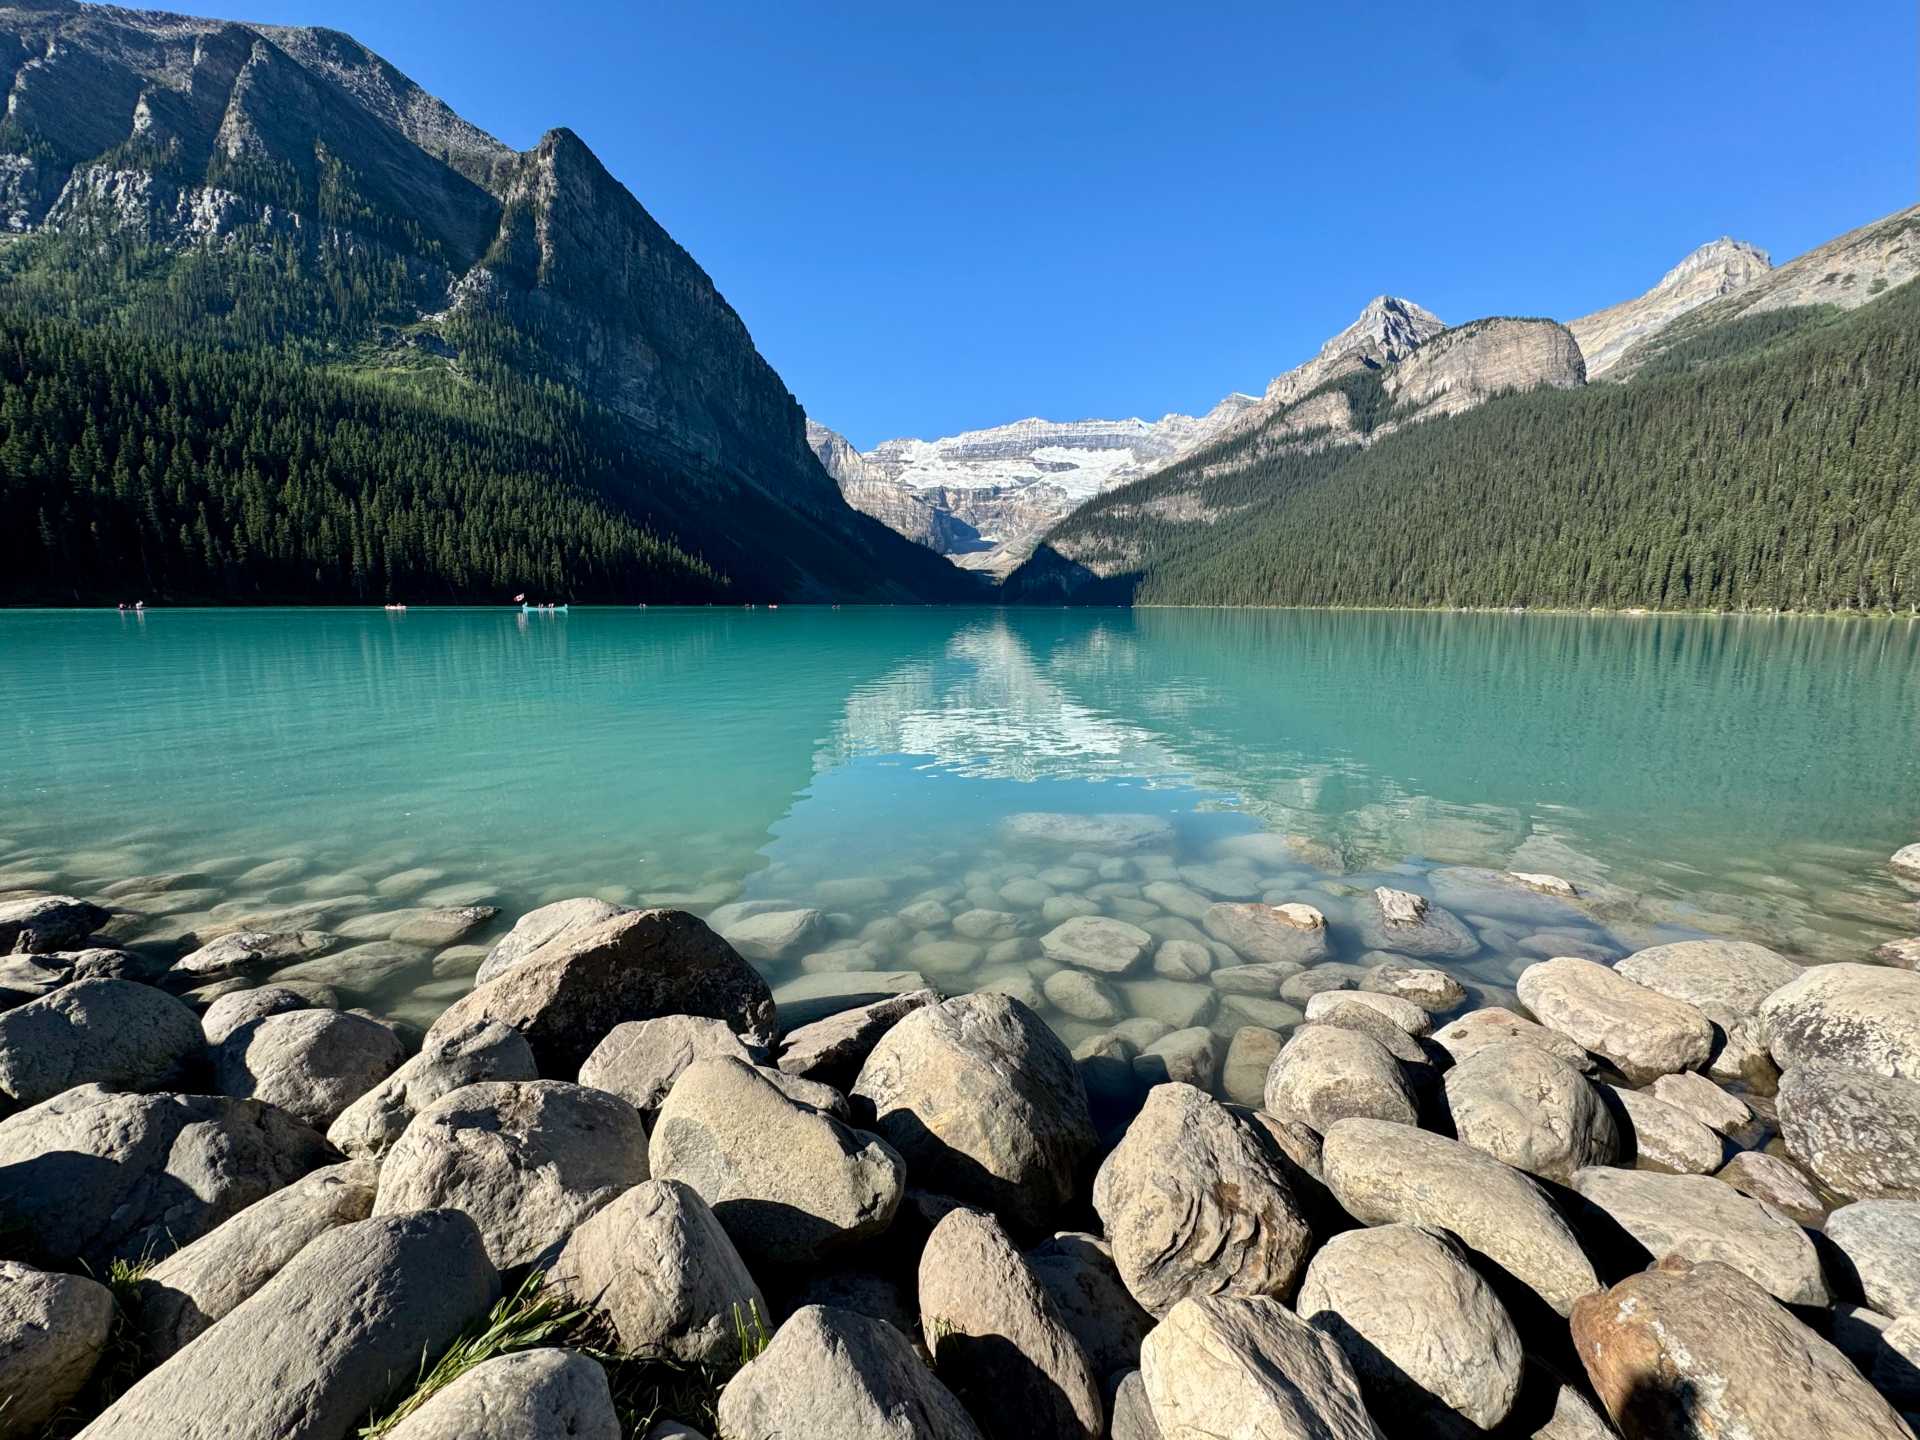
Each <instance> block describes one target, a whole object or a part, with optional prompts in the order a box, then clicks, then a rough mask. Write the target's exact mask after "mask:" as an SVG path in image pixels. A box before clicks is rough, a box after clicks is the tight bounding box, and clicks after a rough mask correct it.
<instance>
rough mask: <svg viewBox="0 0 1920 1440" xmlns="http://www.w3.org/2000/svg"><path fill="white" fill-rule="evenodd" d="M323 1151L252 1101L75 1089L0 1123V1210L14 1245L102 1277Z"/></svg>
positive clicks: (215, 1220)
mask: <svg viewBox="0 0 1920 1440" xmlns="http://www.w3.org/2000/svg"><path fill="white" fill-rule="evenodd" d="M333 1158H335V1157H334V1155H333V1152H332V1150H331V1149H330V1148H329V1147H328V1145H327V1142H326V1141H325V1140H324V1139H323V1138H321V1136H320V1134H319V1132H318V1131H315V1130H313V1129H311V1128H309V1127H308V1126H305V1125H302V1124H301V1123H300V1122H299V1121H297V1120H295V1119H294V1118H293V1117H292V1116H290V1115H288V1114H286V1113H285V1112H283V1111H280V1110H276V1109H274V1108H273V1107H272V1106H270V1105H263V1104H261V1103H260V1102H259V1101H257V1100H232V1099H228V1098H227V1097H225V1096H219V1095H124V1094H113V1093H110V1092H108V1091H106V1090H103V1089H102V1088H100V1087H99V1086H97V1085H82V1086H78V1087H76V1088H74V1089H72V1090H68V1091H66V1092H65V1093H63V1094H60V1095H56V1096H55V1097H54V1098H53V1099H51V1100H46V1101H42V1102H41V1103H40V1104H38V1105H35V1106H33V1107H32V1108H31V1109H28V1110H23V1111H21V1112H20V1113H19V1114H17V1115H12V1116H9V1117H8V1118H7V1119H5V1120H0V1214H4V1215H6V1216H7V1217H8V1218H9V1219H10V1220H12V1221H13V1223H14V1225H15V1227H16V1229H17V1230H18V1231H19V1232H20V1236H21V1244H22V1247H23V1248H26V1249H29V1250H31V1251H32V1253H34V1254H36V1255H39V1256H43V1257H45V1258H47V1259H49V1260H54V1261H59V1262H62V1263H71V1262H74V1261H78V1262H80V1263H82V1264H84V1265H86V1266H87V1267H88V1268H89V1269H91V1270H93V1271H94V1272H95V1273H104V1272H105V1270H106V1268H107V1266H108V1265H109V1264H110V1263H111V1262H112V1261H114V1260H116V1259H122V1260H139V1259H141V1258H143V1257H164V1256H166V1255H169V1254H171V1253H172V1252H173V1251H174V1250H175V1249H177V1248H178V1247H179V1246H182V1245H186V1244H190V1243H191V1242H193V1241H195V1240H198V1239H199V1238H200V1237H201V1236H202V1235H204V1234H206V1233H207V1232H208V1231H209V1230H211V1229H213V1228H214V1226H216V1225H218V1224H220V1223H221V1222H222V1221H223V1220H225V1219H227V1218H228V1217H229V1216H231V1215H234V1214H237V1213H238V1212H239V1211H241V1210H243V1209H245V1208H246V1207H247V1206H249V1205H251V1204H253V1203H254V1202H255V1201H256V1200H260V1199H263V1198H265V1197H266V1196H268V1195H271V1194H272V1193H273V1192H274V1191H276V1190H278V1189H280V1187H281V1186H283V1185H286V1184H289V1183H291V1182H292V1181H294V1180H297V1179H299V1178H300V1177H301V1176H302V1175H305V1174H306V1173H307V1172H308V1171H310V1170H313V1169H315V1168H316V1167H317V1166H320V1165H322V1164H325V1163H327V1162H328V1161H329V1160H332V1159H333Z"/></svg>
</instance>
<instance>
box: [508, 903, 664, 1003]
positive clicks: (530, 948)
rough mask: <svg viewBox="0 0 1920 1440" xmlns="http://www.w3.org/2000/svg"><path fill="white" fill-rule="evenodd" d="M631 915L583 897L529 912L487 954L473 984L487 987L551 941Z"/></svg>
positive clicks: (623, 906) (626, 907)
mask: <svg viewBox="0 0 1920 1440" xmlns="http://www.w3.org/2000/svg"><path fill="white" fill-rule="evenodd" d="M631 913H632V911H631V910H630V908H629V907H628V906H625V905H613V904H610V903H608V902H607V901H605V900H596V899H595V898H594V897H593V896H591V895H582V896H580V897H579V898H577V899H573V900H556V901H554V902H553V903H552V904H551V905H542V906H541V907H540V908H539V909H538V910H529V911H528V912H527V913H526V914H524V915H522V916H521V917H520V918H519V919H518V920H516V921H514V922H513V928H512V929H511V930H509V931H507V933H506V934H504V935H502V936H501V937H500V938H499V939H498V940H496V941H495V942H494V945H493V948H492V949H491V950H489V951H488V952H487V958H486V959H485V960H482V961H481V962H480V969H479V972H478V973H477V974H476V975H475V976H474V977H473V983H474V984H476V985H485V984H486V983H488V982H489V981H491V980H497V979H498V978H499V977H500V976H502V975H504V974H505V973H506V972H507V971H509V970H511V969H512V968H513V967H514V966H515V965H517V964H519V963H520V961H522V960H524V959H526V958H527V956H529V955H531V954H533V952H534V951H536V950H538V949H539V948H540V947H541V946H543V945H545V944H546V943H547V942H548V941H550V940H557V939H559V938H560V937H561V936H563V935H572V934H577V933H579V932H580V931H583V930H591V929H593V928H595V927H596V926H599V925H603V924H605V923H606V922H607V921H609V920H611V919H613V917H614V916H616V915H627V914H631Z"/></svg>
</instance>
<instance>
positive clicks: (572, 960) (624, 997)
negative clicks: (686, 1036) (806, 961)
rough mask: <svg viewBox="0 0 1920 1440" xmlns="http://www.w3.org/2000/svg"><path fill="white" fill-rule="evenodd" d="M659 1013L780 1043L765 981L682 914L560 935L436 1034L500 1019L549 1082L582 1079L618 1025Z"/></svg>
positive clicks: (637, 915) (469, 1001)
mask: <svg viewBox="0 0 1920 1440" xmlns="http://www.w3.org/2000/svg"><path fill="white" fill-rule="evenodd" d="M660 1015H705V1016H710V1017H712V1018H714V1019H716V1020H724V1021H726V1022H727V1025H728V1027H729V1028H731V1029H732V1030H733V1031H734V1032H735V1033H737V1034H739V1035H740V1036H741V1037H742V1038H743V1039H745V1040H746V1041H747V1042H748V1043H749V1044H755V1045H766V1044H768V1043H770V1042H771V1041H772V1039H773V1036H774V1028H775V1021H774V1009H773V995H772V992H771V991H769V990H768V989H767V982H766V981H765V980H763V979H761V978H760V975H759V973H758V972H757V971H756V970H754V968H753V967H752V966H751V965H749V964H747V962H746V961H745V960H742V959H741V958H740V956H739V955H738V954H737V953H736V952H735V951H734V949H733V947H732V946H730V945H728V944H727V942H726V941H724V940H722V939H721V938H720V937H719V936H718V935H716V934H714V933H713V931H711V930H709V929H708V928H707V926H706V923H705V922H704V921H702V920H700V919H699V918H697V917H696V916H693V915H689V914H687V913H686V912H685V911H683V910H633V911H628V912H625V913H622V914H619V915H615V916H613V917H611V918H610V919H608V920H605V921H602V922H601V923H600V924H598V925H592V926H588V927H586V928H583V929H578V930H566V931H562V932H561V933H559V934H557V935H555V936H554V937H553V938H552V939H551V940H549V941H547V942H546V944H544V945H542V946H540V947H539V948H538V949H536V950H534V951H533V952H532V953H530V954H527V955H525V956H522V957H521V958H520V959H519V960H518V961H516V962H515V963H514V964H513V965H512V966H511V967H510V968H509V969H507V970H506V971H505V972H504V973H502V974H500V975H499V976H498V977H496V978H495V979H493V980H491V981H489V982H488V983H487V984H485V985H482V986H481V987H480V988H479V989H477V990H475V991H473V993H472V994H470V995H468V996H466V998H464V999H462V1000H458V1001H456V1002H454V1004H453V1005H451V1006H450V1007H448V1009H447V1011H446V1012H445V1013H444V1014H443V1015H441V1017H440V1018H439V1019H438V1020H436V1021H435V1022H434V1024H433V1028H432V1030H430V1031H429V1032H428V1035H429V1037H430V1038H438V1037H439V1036H442V1035H445V1034H447V1033H449V1032H450V1031H453V1030H457V1029H460V1028H462V1027H463V1026H466V1025H469V1024H471V1023H473V1022H474V1021H476V1020H499V1021H501V1022H503V1023H504V1024H507V1025H511V1026H512V1027H513V1028H514V1029H516V1030H518V1031H519V1032H520V1033H521V1034H522V1035H524V1036H526V1038H527V1043H528V1044H529V1045H531V1046H532V1047H533V1056H534V1059H535V1061H536V1062H537V1063H538V1064H539V1066H540V1073H541V1074H542V1075H546V1076H549V1077H551V1076H556V1075H577V1074H579V1072H580V1066H581V1065H582V1064H583V1063H584V1062H585V1060H586V1058H587V1057H588V1056H589V1055H590V1054H592V1053H593V1049H594V1047H595V1046H596V1045H598V1044H599V1043H600V1041H601V1039H602V1038H603V1037H604V1036H605V1035H606V1034H607V1032H608V1031H609V1030H611V1029H613V1027H614V1026H616V1025H618V1024H621V1023H622V1022H623V1021H628V1020H650V1019H653V1018H654V1017H656V1016H660Z"/></svg>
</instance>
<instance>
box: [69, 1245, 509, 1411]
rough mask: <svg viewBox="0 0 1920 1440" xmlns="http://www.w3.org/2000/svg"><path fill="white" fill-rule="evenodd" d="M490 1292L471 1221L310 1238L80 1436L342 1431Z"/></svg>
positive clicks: (440, 1344)
mask: <svg viewBox="0 0 1920 1440" xmlns="http://www.w3.org/2000/svg"><path fill="white" fill-rule="evenodd" d="M499 1292H500V1277H499V1276H498V1275H497V1274H495V1273H494V1268H493V1266H492V1265H490V1264H489V1263H488V1262H487V1256H486V1251H485V1248H484V1247H483V1245H482V1243H481V1239H480V1234H479V1232H478V1231H477V1230H476V1229H475V1228H474V1225H473V1222H472V1221H471V1220H469V1219H468V1218H467V1217H466V1216H465V1215H462V1214H460V1213H459V1212H458V1211H454V1210H432V1211H427V1212H425V1213H421V1214H406V1215H383V1216H376V1217H374V1218H373V1219H370V1220H361V1221H359V1222H357V1223H355V1224H352V1225H342V1226H340V1227H338V1228H337V1229H334V1230H330V1231H328V1232H327V1233H326V1234H324V1235H321V1236H320V1237H319V1238H318V1239H316V1240H314V1241H313V1242H312V1243H310V1244H309V1245H308V1246H307V1247H306V1248H305V1249H304V1250H302V1251H301V1252H300V1253H299V1254H298V1255H296V1256H295V1257H294V1258H293V1259H292V1260H291V1261H289V1262H288V1263H287V1265H286V1266H285V1267H284V1268H283V1269H282V1270H281V1271H280V1273H279V1274H278V1275H276V1276H274V1278H273V1279H271V1280H269V1281H268V1282H267V1283H266V1284H265V1285H263V1286H262V1287H261V1288H260V1289H259V1290H258V1291H256V1292H255V1293H254V1294H253V1295H252V1297H251V1298H249V1299H247V1300H245V1301H243V1302H242V1303H241V1304H240V1305H239V1306H238V1307H236V1308H235V1309H234V1310H232V1311H230V1312H229V1313H228V1314H227V1316H226V1318H225V1319H223V1320H221V1321H219V1322H217V1323H216V1324H215V1325H214V1326H213V1328H212V1329H210V1330H208V1331H207V1332H206V1333H205V1334H204V1335H202V1336H201V1337H200V1338H199V1339H198V1340H196V1341H195V1342H194V1343H193V1344H191V1345H189V1346H187V1347H186V1349H184V1350H182V1351H180V1352H179V1354H177V1355H175V1356H174V1357H173V1359H171V1360H169V1361H168V1362H167V1363H166V1364H164V1365H162V1366H161V1367H160V1368H159V1369H157V1370H155V1371H153V1372H152V1373H150V1374H149V1375H148V1376H147V1377H146V1378H145V1379H143V1380H141V1381H139V1382H138V1383H136V1384H135V1385H134V1386H133V1388H132V1389H130V1390H128V1391H127V1392H126V1394H124V1395H122V1396H121V1397H120V1399H119V1400H117V1401H115V1402H114V1404H113V1405H112V1406H110V1407H109V1408H108V1409H107V1411H106V1413H105V1414H103V1415H102V1416H101V1417H100V1418H99V1419H98V1420H95V1421H94V1422H93V1424H91V1425H89V1426H88V1427H87V1428H86V1429H85V1430H84V1431H83V1432H82V1434H84V1435H85V1436H86V1437H87V1440H153V1437H156V1436H162V1435H164V1436H167V1437H168V1440H345V1437H346V1436H347V1435H348V1434H350V1433H351V1432H352V1430H353V1427H354V1426H355V1425H356V1424H357V1423H359V1421H360V1420H361V1419H362V1417H363V1416H365V1414H366V1413H367V1411H368V1410H370V1409H372V1408H373V1407H374V1406H376V1405H380V1404H382V1403H383V1402H385V1401H386V1400H387V1399H388V1398H389V1397H390V1396H392V1395H393V1393H394V1392H395V1391H396V1390H398V1389H401V1388H404V1387H406V1386H409V1385H411V1384H412V1383H413V1380H414V1377H415V1376H417V1375H419V1374H420V1373H421V1371H422V1369H423V1368H426V1367H429V1366H431V1365H432V1363H433V1360H434V1358H435V1357H436V1356H437V1355H439V1353H440V1352H441V1351H442V1350H443V1349H445V1348H446V1346H447V1345H448V1343H449V1342H451V1341H452V1340H453V1339H454V1337H455V1336H457V1335H458V1334H459V1333H460V1331H461V1330H462V1329H463V1328H464V1327H465V1326H466V1325H467V1324H468V1323H469V1322H470V1321H472V1320H474V1319H476V1318H478V1317H479V1316H481V1315H483V1314H485V1313H486V1310H487V1307H488V1306H490V1305H491V1304H492V1303H493V1301H494V1299H495V1297H496V1296H497V1295H498V1294H499Z"/></svg>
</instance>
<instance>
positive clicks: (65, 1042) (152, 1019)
mask: <svg viewBox="0 0 1920 1440" xmlns="http://www.w3.org/2000/svg"><path fill="white" fill-rule="evenodd" d="M369 1023H371V1022H369ZM200 1049H201V1034H200V1020H199V1017H198V1016H196V1015H195V1014H194V1013H193V1011H191V1010H189V1009H188V1008H187V1007H186V1006H185V1005H183V1004H182V1003H181V1002H180V1001H178V1000H176V999H174V998H173V996H171V995H169V994H167V993H166V991H164V990H156V989H154V988H153V987H152V986H151V985H141V984H137V983H135V982H134V981H132V980H76V981H74V982H73V983H72V984H71V985H63V986H61V987H60V988H59V989H58V990H55V991H54V992H53V993H52V994H50V995H44V996H42V997H41V998H40V999H38V1000H34V1001H32V1002H30V1003H28V1004H26V1005H22V1006H20V1007H19V1008H18V1009H17V1010H9V1011H7V1012H6V1013H5V1014H4V1015H0V1094H4V1095H6V1096H7V1097H9V1098H10V1099H12V1100H14V1101H15V1102H17V1103H18V1104H22V1105H33V1104H37V1103H39V1102H40V1101H42V1100H49V1099H52V1098H53V1097H54V1096H55V1095H58V1094H59V1093H60V1092H61V1091H63V1090H68V1089H71V1088H72V1087H73V1086H75V1085H88V1084H94V1085H104V1086H107V1087H108V1088H110V1089H114V1090H154V1089H160V1088H162V1087H164V1086H166V1085H167V1084H168V1083H170V1082H171V1081H173V1080H175V1079H177V1078H179V1076H180V1073H181V1071H182V1069H183V1068H184V1067H185V1066H186V1064H187V1062H188V1061H189V1060H191V1059H195V1058H197V1057H198V1056H199V1054H200Z"/></svg>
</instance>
